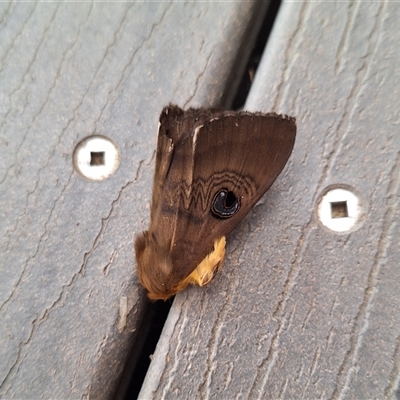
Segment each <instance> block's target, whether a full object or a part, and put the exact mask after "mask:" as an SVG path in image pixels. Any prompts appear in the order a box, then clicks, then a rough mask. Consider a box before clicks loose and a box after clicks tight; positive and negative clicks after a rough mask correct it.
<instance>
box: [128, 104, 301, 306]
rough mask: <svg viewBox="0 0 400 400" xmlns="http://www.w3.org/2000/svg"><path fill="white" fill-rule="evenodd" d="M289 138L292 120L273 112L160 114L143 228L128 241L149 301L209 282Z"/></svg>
mask: <svg viewBox="0 0 400 400" xmlns="http://www.w3.org/2000/svg"><path fill="white" fill-rule="evenodd" d="M295 136H296V121H295V119H294V118H291V117H287V116H282V115H277V114H275V113H268V114H263V113H258V112H257V113H250V112H245V111H240V112H234V111H218V110H207V109H193V108H191V109H189V110H186V111H184V110H182V109H180V108H179V107H177V106H174V105H169V106H167V107H165V108H164V109H163V111H162V113H161V116H160V125H159V131H158V143H157V155H156V166H155V174H154V183H153V199H152V204H151V215H150V226H149V230H148V231H146V232H143V233H142V234H140V235H138V236H137V238H136V241H135V251H136V260H137V272H138V276H139V280H140V282H141V284H142V285H143V286H144V287H145V288H146V289H147V291H148V296H149V298H150V299H153V300H158V299H163V300H166V299H168V298H169V297H170V296H172V295H174V294H176V293H177V292H178V291H180V290H182V289H184V288H185V287H186V286H187V285H189V284H198V285H200V286H203V285H205V284H207V283H208V282H210V281H211V280H212V278H213V277H214V275H215V273H216V272H217V270H218V268H219V267H220V266H221V263H222V261H223V259H224V256H225V237H226V236H227V235H228V234H229V233H230V232H231V231H232V229H233V228H234V227H235V226H236V225H237V224H238V223H239V222H240V221H241V220H242V219H243V218H244V217H245V215H246V214H247V213H248V212H249V211H250V210H251V208H252V207H253V206H254V205H255V204H256V203H257V202H258V200H260V198H261V197H262V195H263V194H264V193H265V192H266V191H267V190H268V188H269V187H270V186H271V185H272V183H273V182H274V181H275V179H276V178H277V176H278V175H279V173H280V172H281V171H282V169H283V167H284V166H285V164H286V162H287V160H288V158H289V156H290V154H291V152H292V149H293V146H294V141H295Z"/></svg>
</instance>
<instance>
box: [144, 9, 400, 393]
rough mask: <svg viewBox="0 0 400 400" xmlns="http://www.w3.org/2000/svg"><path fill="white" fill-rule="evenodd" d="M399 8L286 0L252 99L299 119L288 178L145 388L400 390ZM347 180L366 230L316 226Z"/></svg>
mask: <svg viewBox="0 0 400 400" xmlns="http://www.w3.org/2000/svg"><path fill="white" fill-rule="evenodd" d="M399 19H400V6H399V4H398V3H394V2H369V3H366V2H338V3H332V2H327V3H322V4H321V3H320V2H311V1H308V2H307V1H306V2H287V3H284V4H283V5H282V8H281V10H280V12H279V15H278V20H277V22H276V25H275V27H274V31H273V34H272V37H271V39H270V41H269V43H268V46H267V49H266V52H265V54H264V56H263V60H262V64H261V66H260V69H259V71H258V74H257V76H256V79H255V82H254V84H253V90H252V92H251V94H250V97H249V99H248V103H247V108H248V109H251V110H255V109H257V110H264V111H269V110H275V111H277V112H283V113H287V114H289V115H293V116H296V117H297V123H298V135H297V142H296V145H295V149H294V152H293V155H292V157H291V159H290V161H289V164H288V166H287V168H286V169H285V171H284V173H283V175H281V176H280V177H279V178H278V180H277V182H276V183H275V184H274V186H273V187H272V189H271V191H270V192H269V193H268V194H267V195H266V197H265V198H264V202H263V203H262V204H260V205H259V206H257V207H255V209H254V211H253V212H252V214H251V215H249V216H248V218H247V219H246V220H245V221H244V222H243V223H242V224H241V225H240V226H239V227H238V228H237V229H236V230H235V232H234V234H232V235H231V237H230V238H228V239H229V240H228V241H229V245H228V256H227V258H226V261H225V265H224V268H223V270H222V272H221V273H220V274H219V275H218V277H216V279H215V280H214V281H213V282H212V283H211V284H210V285H209V286H208V287H206V288H190V289H189V290H186V291H185V292H183V293H182V294H179V295H178V296H177V297H176V299H175V302H174V304H173V307H172V309H171V312H170V315H169V317H168V320H167V323H166V326H165V329H164V331H163V335H162V338H161V340H160V342H159V344H158V346H157V349H156V352H155V354H154V356H153V359H152V360H153V361H152V363H151V366H150V370H149V371H148V374H147V377H146V381H145V383H144V386H143V388H142V391H141V398H144V399H145V398H157V399H159V398H178V397H179V398H192V399H193V398H218V399H219V398H224V399H233V398H244V399H247V398H250V399H254V398H258V399H275V398H288V399H298V398H310V399H311V398H350V399H361V398H385V397H389V398H399V393H400V388H399V381H400V312H399V310H400V290H399V281H400V269H399V260H400V254H399V238H400V232H399V217H400V215H399V214H400V207H399V182H400V136H399V109H400V96H399V93H398V90H397V88H398V86H399V78H400V69H399V58H400V47H399V43H400V31H399V29H398V21H399ZM340 183H344V184H348V185H351V186H352V187H353V188H355V189H356V190H357V191H358V192H359V193H360V195H361V197H362V198H363V199H364V200H365V202H366V204H367V213H366V216H365V220H364V221H363V224H362V225H361V226H360V227H359V229H357V230H355V231H353V232H351V233H348V234H341V235H338V234H335V233H332V232H330V231H328V230H326V229H324V228H322V227H321V225H320V224H319V223H318V220H317V217H316V214H315V208H316V202H317V199H318V196H319V195H320V193H321V192H322V191H323V190H324V188H326V187H327V186H328V185H331V184H340Z"/></svg>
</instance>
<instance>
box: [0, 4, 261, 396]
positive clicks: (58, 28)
mask: <svg viewBox="0 0 400 400" xmlns="http://www.w3.org/2000/svg"><path fill="white" fill-rule="evenodd" d="M263 7H264V8H265V6H264V5H261V8H260V4H257V3H255V2H254V3H253V2H251V3H215V4H211V3H209V4H206V3H199V4H196V3H192V2H189V3H187V4H185V3H172V2H162V3H154V2H138V3H134V2H125V3H98V2H96V3H85V2H82V3H76V2H75V3H73V2H72V3H68V2H67V3H62V2H54V3H15V2H10V3H4V2H3V3H1V4H0V37H1V38H2V39H1V41H0V59H1V60H2V62H1V67H0V93H1V95H0V115H1V117H0V146H1V154H2V156H1V157H0V180H1V187H0V191H1V194H0V196H1V197H0V198H1V211H0V212H1V218H0V232H1V235H0V249H1V256H0V257H1V262H0V319H1V321H2V323H1V325H0V359H1V363H0V397H2V398H27V397H30V398H83V397H87V396H88V395H90V396H91V397H92V398H106V397H108V396H109V395H110V394H111V393H112V392H113V390H114V388H115V386H116V384H117V383H118V376H119V373H120V371H121V368H122V366H123V364H124V361H125V359H126V356H127V354H128V353H129V349H130V346H131V344H132V343H134V340H135V331H136V330H137V328H138V325H139V324H140V322H141V319H142V316H143V312H144V311H145V309H146V299H145V293H144V291H143V290H142V289H141V288H139V285H138V284H137V281H136V276H135V269H134V264H135V263H134V251H133V237H134V234H135V232H139V231H142V230H143V229H145V228H146V226H147V224H148V214H149V205H150V196H151V183H152V176H153V169H154V149H155V145H156V133H157V118H158V115H159V113H160V110H161V109H162V107H163V106H165V105H166V104H168V103H169V102H171V101H173V102H175V103H177V104H179V105H181V106H185V107H187V106H189V105H191V106H196V105H197V106H199V105H202V106H219V105H221V104H220V103H221V101H223V99H224V96H227V94H226V93H227V92H226V88H227V87H230V86H231V84H232V85H233V86H234V83H233V82H232V80H230V79H233V78H232V77H233V75H232V71H233V70H234V69H235V68H233V66H234V65H235V67H236V65H237V64H236V60H237V59H238V58H239V56H240V58H243V54H238V49H239V48H243V43H244V42H247V41H248V40H249V36H248V35H249V29H250V28H253V25H254V23H255V21H256V20H257V18H259V17H260V16H262V14H263V12H262V8H263ZM221 15H224V18H223V19H221V18H220V16H221ZM187 21H190V24H188V23H187ZM245 58H246V57H244V59H245ZM239 70H240V68H239ZM239 70H236V73H239V72H240V71H239ZM93 133H97V134H102V135H105V136H108V137H110V138H111V139H113V140H114V141H115V142H116V143H117V145H118V147H119V149H120V152H121V158H122V162H121V165H120V168H119V170H118V171H117V172H116V174H115V175H114V176H112V177H111V178H110V179H109V180H107V181H104V182H101V183H94V182H88V181H85V180H83V179H81V178H80V177H79V176H78V175H77V174H76V173H75V172H74V170H73V166H72V160H71V158H72V152H73V150H74V147H75V145H76V144H77V143H78V142H79V141H80V140H81V139H82V138H84V137H86V136H88V135H91V134H93Z"/></svg>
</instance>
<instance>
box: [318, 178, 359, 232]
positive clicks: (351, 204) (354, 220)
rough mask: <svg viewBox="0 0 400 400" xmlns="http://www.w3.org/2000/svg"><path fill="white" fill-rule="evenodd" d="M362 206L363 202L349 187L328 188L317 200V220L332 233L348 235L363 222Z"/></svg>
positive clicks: (335, 186) (334, 186) (336, 186)
mask: <svg viewBox="0 0 400 400" xmlns="http://www.w3.org/2000/svg"><path fill="white" fill-rule="evenodd" d="M364 204H365V202H364V200H363V199H362V198H361V196H360V195H359V194H358V193H357V191H356V190H355V189H354V188H352V187H351V186H348V185H343V184H342V185H340V184H338V185H332V186H328V187H327V188H325V190H323V192H322V194H321V195H320V196H319V199H318V203H317V216H318V220H319V221H320V223H321V224H322V225H323V226H324V227H325V228H328V229H329V230H330V231H332V232H335V233H348V232H350V231H353V230H355V229H358V228H359V227H360V225H361V222H362V221H363V220H364V216H365V206H364Z"/></svg>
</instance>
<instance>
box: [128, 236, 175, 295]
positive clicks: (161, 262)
mask: <svg viewBox="0 0 400 400" xmlns="http://www.w3.org/2000/svg"><path fill="white" fill-rule="evenodd" d="M135 252H136V261H137V274H138V278H139V280H140V283H141V284H142V285H143V286H144V287H145V288H146V289H147V291H148V297H149V298H150V299H151V300H167V299H168V298H169V297H171V296H173V295H174V294H176V293H177V292H178V290H179V289H176V288H175V287H176V284H175V282H174V280H173V278H174V277H173V273H172V272H173V266H172V260H171V257H170V254H169V250H168V249H164V248H162V247H161V246H159V245H158V243H157V238H156V237H155V236H154V234H151V233H149V232H148V231H146V232H143V233H142V234H140V235H138V236H137V237H136V241H135Z"/></svg>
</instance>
